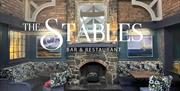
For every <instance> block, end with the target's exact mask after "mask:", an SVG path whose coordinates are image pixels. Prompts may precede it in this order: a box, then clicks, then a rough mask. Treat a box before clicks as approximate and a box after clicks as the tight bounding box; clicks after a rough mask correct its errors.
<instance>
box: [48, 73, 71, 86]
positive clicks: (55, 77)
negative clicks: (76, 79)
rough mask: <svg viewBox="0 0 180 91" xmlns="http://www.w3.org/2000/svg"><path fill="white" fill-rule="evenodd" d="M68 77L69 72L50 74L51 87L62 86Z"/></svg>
mask: <svg viewBox="0 0 180 91" xmlns="http://www.w3.org/2000/svg"><path fill="white" fill-rule="evenodd" d="M68 76H69V71H64V72H61V73H52V74H51V76H50V80H51V87H57V86H62V85H64V84H65V83H66V82H67V78H68Z"/></svg>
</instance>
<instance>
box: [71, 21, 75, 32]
mask: <svg viewBox="0 0 180 91" xmlns="http://www.w3.org/2000/svg"><path fill="white" fill-rule="evenodd" d="M70 31H71V32H76V24H75V23H73V22H71V23H70Z"/></svg>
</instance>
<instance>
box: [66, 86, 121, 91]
mask: <svg viewBox="0 0 180 91" xmlns="http://www.w3.org/2000/svg"><path fill="white" fill-rule="evenodd" d="M65 91H122V89H121V87H120V86H119V85H106V86H102V85H101V86H100V85H87V86H66V87H65Z"/></svg>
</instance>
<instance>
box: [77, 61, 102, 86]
mask: <svg viewBox="0 0 180 91" xmlns="http://www.w3.org/2000/svg"><path fill="white" fill-rule="evenodd" d="M105 74H106V67H105V66H103V65H102V64H100V63H97V62H89V63H86V64H84V65H83V66H82V67H81V68H80V77H81V78H80V82H81V84H89V83H99V84H105V83H106V80H105Z"/></svg>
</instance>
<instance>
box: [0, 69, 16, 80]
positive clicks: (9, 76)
mask: <svg viewBox="0 0 180 91" xmlns="http://www.w3.org/2000/svg"><path fill="white" fill-rule="evenodd" d="M0 78H5V79H9V80H14V77H13V75H12V72H11V71H9V70H0Z"/></svg>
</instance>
